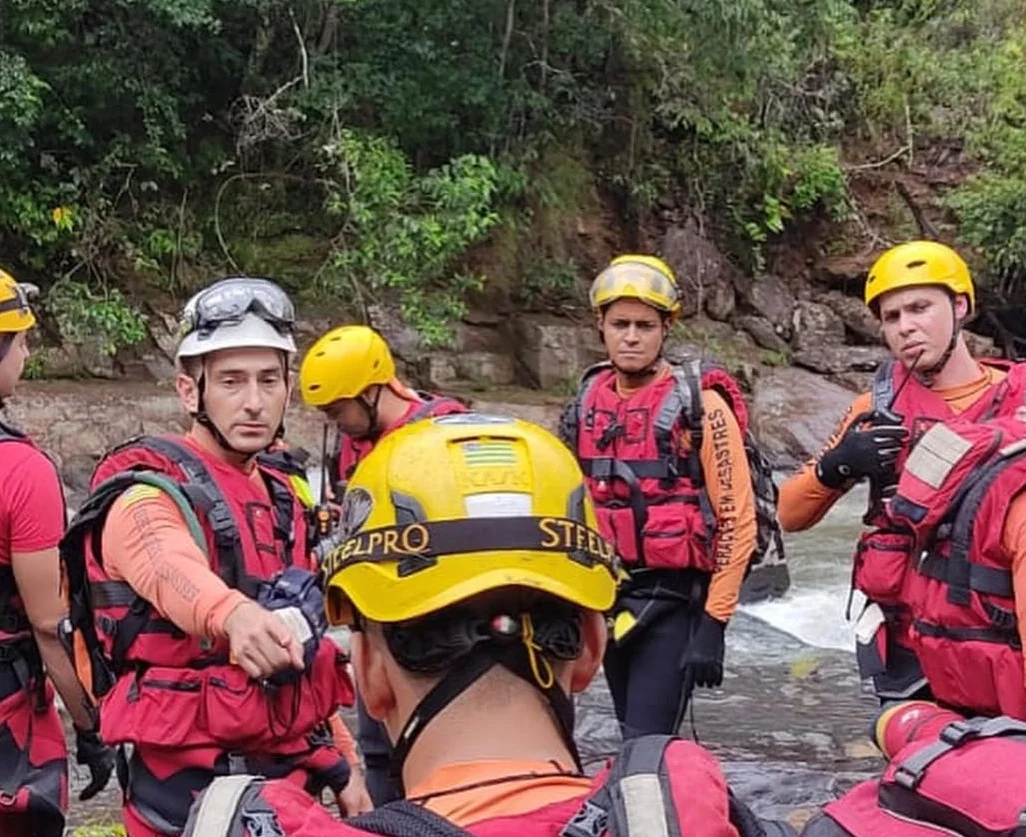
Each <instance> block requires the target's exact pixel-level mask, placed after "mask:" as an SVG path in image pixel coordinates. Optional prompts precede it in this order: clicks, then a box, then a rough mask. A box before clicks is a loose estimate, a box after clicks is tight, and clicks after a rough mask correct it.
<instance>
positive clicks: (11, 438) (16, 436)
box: [0, 421, 26, 442]
mask: <svg viewBox="0 0 1026 837" xmlns="http://www.w3.org/2000/svg"><path fill="white" fill-rule="evenodd" d="M25 438H26V436H25V434H24V433H22V432H21V431H20V430H18V428H16V427H13V426H12V425H10V424H7V423H6V422H3V421H0V442H20V441H23V440H24V439H25Z"/></svg>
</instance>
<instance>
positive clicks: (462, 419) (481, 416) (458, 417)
mask: <svg viewBox="0 0 1026 837" xmlns="http://www.w3.org/2000/svg"><path fill="white" fill-rule="evenodd" d="M431 421H433V422H434V423H435V424H438V425H441V426H443V427H449V426H457V427H462V426H465V425H468V424H513V419H511V418H509V417H508V416H493V415H491V414H489V413H447V414H446V415H444V416H434V417H433V418H432V419H431Z"/></svg>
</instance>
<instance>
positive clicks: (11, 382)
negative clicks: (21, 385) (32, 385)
mask: <svg viewBox="0 0 1026 837" xmlns="http://www.w3.org/2000/svg"><path fill="white" fill-rule="evenodd" d="M28 357H29V347H28V332H27V331H19V332H18V333H17V334H15V335H14V337H13V338H12V339H11V345H10V347H9V348H8V349H7V354H6V355H4V359H3V360H0V398H7V397H8V396H9V395H13V393H14V388H15V387H16V386H17V385H18V380H19V379H20V378H21V373H22V372H23V371H24V369H25V361H26V360H28Z"/></svg>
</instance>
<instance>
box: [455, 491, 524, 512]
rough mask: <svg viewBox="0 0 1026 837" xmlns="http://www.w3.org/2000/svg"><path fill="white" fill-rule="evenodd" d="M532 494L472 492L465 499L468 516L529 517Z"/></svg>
mask: <svg viewBox="0 0 1026 837" xmlns="http://www.w3.org/2000/svg"><path fill="white" fill-rule="evenodd" d="M531 500H532V496H531V495H530V494H522V493H520V492H513V491H492V492H488V493H485V494H471V495H470V496H469V497H467V498H465V499H464V503H465V505H466V509H467V517H527V516H529V515H530V514H531Z"/></svg>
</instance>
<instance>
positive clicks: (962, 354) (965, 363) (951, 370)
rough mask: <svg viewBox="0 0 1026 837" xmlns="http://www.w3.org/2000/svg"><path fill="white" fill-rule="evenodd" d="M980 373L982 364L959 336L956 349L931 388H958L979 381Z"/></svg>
mask: <svg viewBox="0 0 1026 837" xmlns="http://www.w3.org/2000/svg"><path fill="white" fill-rule="evenodd" d="M980 374H981V370H980V364H979V363H978V362H977V361H976V359H975V358H974V357H973V356H972V355H971V354H970V353H969V347H968V346H966V345H965V341H964V340H963V339H962V338H961V337H959V338H958V344H957V345H956V346H955V351H953V352H952V353H951V357H950V358H949V359H948V362H947V363H945V364H944V368H943V369H941V370H940V372H938V373H937V374H936V375H935V376H934V378H933V381H932V382H931V386H930V388H931V389H933V390H937V391H942V392H943V391H947V390H952V389H958V388H959V387H964V386H967V385H968V384H971V383H973V382H974V381H977V380H978V379H979V377H980Z"/></svg>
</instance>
